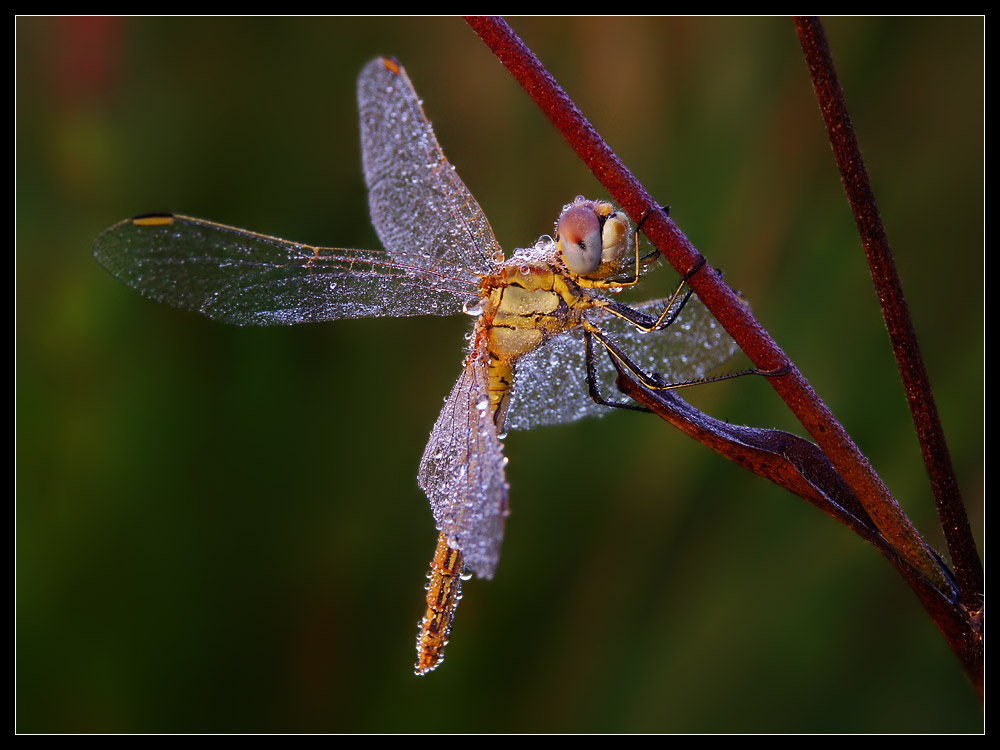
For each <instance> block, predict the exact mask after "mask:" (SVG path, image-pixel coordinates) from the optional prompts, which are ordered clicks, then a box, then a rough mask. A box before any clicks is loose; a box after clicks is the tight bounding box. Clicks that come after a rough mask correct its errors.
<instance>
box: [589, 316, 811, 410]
mask: <svg viewBox="0 0 1000 750" xmlns="http://www.w3.org/2000/svg"><path fill="white" fill-rule="evenodd" d="M583 325H584V334H585V335H584V340H585V341H587V337H586V335H587V334H590V335H592V336H593V337H594V338H596V339H597V340H598V341H600V342H601V344H602V345H603V346H604V348H605V350H606V351H607V352H608V356H609V357H611V359H612V362H617V363H619V364H620V365H621V366H622V367H623V368H624V369H625V370H626V371H627V372H628V373H629V374H630V375H631V376H632V378H633V379H634V380H635V381H636V382H637V383H639V384H640V385H642V386H643V387H644V388H648V389H649V390H651V391H672V390H676V389H678V388H687V387H688V386H692V385H702V384H703V383H718V382H721V381H723V380H732V379H733V378H741V377H743V376H745V375H762V376H764V377H768V378H773V377H780V376H781V375H787V374H788V373H789V372H790V371H791V366H790V365H785V366H784V367H780V368H777V369H774V370H758V369H756V368H753V369H749V370H739V371H738V372H728V373H724V374H722V375H713V376H712V377H708V378H697V379H695V380H684V381H680V382H677V383H668V382H666V381H665V380H664V379H663V376H662V375H660V374H659V373H655V372H654V373H652V374H648V373H646V372H645V371H644V370H643V369H642V368H641V367H639V366H638V365H637V364H635V363H634V362H633V361H632V360H631V359H630V358H629V356H628V355H627V354H625V352H623V351H622V350H621V349H620V348H619V346H618V345H617V344H616V343H615V342H614V341H613V340H612V339H611V338H610V337H608V336H607V335H606V334H605V333H604V332H603V331H601V330H600V329H599V328H597V327H596V326H594V325H593V324H592V323H587V322H586V321H584V324H583ZM592 360H593V358H592V357H591V360H590V361H588V373H587V378H588V381H591V382H592V383H594V384H595V388H596V368H595V369H594V370H591V369H590V365H591V364H592ZM592 375H593V376H592ZM598 395H599V394H598ZM591 397H594V391H593V390H592V391H591ZM595 400H597V399H596V398H595ZM598 403H605V404H606V405H608V406H616V405H617V404H613V403H607V402H606V401H603V399H602V400H601V401H598Z"/></svg>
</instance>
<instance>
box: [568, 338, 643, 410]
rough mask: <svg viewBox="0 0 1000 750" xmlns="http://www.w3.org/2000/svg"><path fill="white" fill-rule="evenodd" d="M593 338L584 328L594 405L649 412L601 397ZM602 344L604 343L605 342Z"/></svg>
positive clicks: (633, 404)
mask: <svg viewBox="0 0 1000 750" xmlns="http://www.w3.org/2000/svg"><path fill="white" fill-rule="evenodd" d="M591 336H592V334H591V332H590V331H589V330H588V329H586V328H584V331H583V342H584V346H585V349H586V361H587V388H588V389H589V391H590V397H591V398H592V399H593V400H594V403H597V404H600V405H601V406H609V407H611V408H612V409H630V410H632V411H644V412H649V409H647V408H646V407H645V406H640V405H639V404H635V403H628V402H627V401H608V400H607V399H606V398H604V396H602V395H601V389H600V386H598V384H597V364H596V362H595V361H594V342H593V339H592V338H591ZM601 343H603V341H602V342H601Z"/></svg>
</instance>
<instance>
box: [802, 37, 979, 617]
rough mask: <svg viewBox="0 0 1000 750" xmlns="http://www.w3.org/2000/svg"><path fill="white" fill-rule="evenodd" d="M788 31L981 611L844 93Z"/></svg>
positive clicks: (932, 409)
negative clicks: (804, 68) (823, 125)
mask: <svg viewBox="0 0 1000 750" xmlns="http://www.w3.org/2000/svg"><path fill="white" fill-rule="evenodd" d="M795 29H796V31H797V32H798V35H799V41H800V42H801V44H802V51H803V52H804V54H805V58H806V63H807V64H808V66H809V75H810V77H811V78H812V83H813V88H814V89H815V91H816V98H817V100H818V101H819V105H820V110H821V111H822V113H823V121H824V122H825V123H826V129H827V132H828V133H829V136H830V143H831V145H832V146H833V152H834V155H835V156H836V159H837V166H838V167H839V169H840V176H841V179H842V180H843V183H844V189H845V191H846V192H847V199H848V201H849V202H850V204H851V209H852V211H853V212H854V218H855V221H856V222H857V225H858V232H859V234H860V235H861V242H862V245H864V249H865V255H866V256H867V258H868V266H869V268H870V269H871V275H872V282H873V283H874V285H875V291H876V293H877V295H878V299H879V303H880V304H881V307H882V317H883V318H884V319H885V326H886V330H887V331H888V333H889V340H890V342H891V343H892V350H893V353H894V354H895V357H896V366H897V367H898V368H899V374H900V378H901V379H902V381H903V390H904V391H905V393H906V400H907V403H908V404H909V407H910V414H911V416H912V418H913V425H914V427H915V429H916V433H917V438H918V439H919V441H920V449H921V452H922V453H923V458H924V465H925V466H926V467H927V473H928V475H929V477H930V482H931V489H932V490H933V492H934V498H935V501H936V502H937V508H938V515H939V517H940V519H941V527H942V529H943V530H944V536H945V539H946V540H947V543H948V550H949V552H950V553H951V559H952V564H953V565H954V566H955V578H956V580H957V581H958V586H959V591H960V596H961V600H962V604H963V605H964V606H965V607H966V608H967V609H968V610H970V611H975V610H978V609H980V608H981V607H982V601H981V599H980V596H981V594H982V591H983V566H982V562H981V561H980V559H979V554H978V552H977V551H976V542H975V539H974V538H973V536H972V527H971V525H970V524H969V519H968V516H967V515H966V512H965V504H964V503H963V502H962V494H961V490H960V489H959V486H958V481H957V479H956V478H955V471H954V469H953V468H952V463H951V456H950V454H949V452H948V444H947V442H946V441H945V436H944V429H943V428H942V426H941V420H940V418H939V417H938V412H937V406H936V405H935V402H934V393H933V392H932V391H931V385H930V378H929V377H928V375H927V370H926V368H925V367H924V360H923V357H922V356H921V354H920V346H919V344H918V342H917V333H916V330H915V329H914V327H913V321H912V320H911V318H910V310H909V307H908V306H907V304H906V299H905V297H904V296H903V287H902V284H901V283H900V280H899V274H898V273H897V272H896V264H895V261H894V260H893V256H892V251H891V250H890V248H889V240H888V238H887V237H886V234H885V229H884V227H883V226H882V217H881V215H880V213H879V210H878V204H877V203H876V202H875V193H874V191H873V190H872V187H871V183H870V182H869V179H868V170H867V169H865V163H864V160H863V158H862V156H861V149H860V147H859V146H858V140H857V138H856V136H855V133H854V127H853V124H852V122H851V117H850V115H849V114H848V110H847V102H846V101H845V100H844V92H843V90H842V89H841V86H840V80H839V79H838V77H837V71H836V69H835V68H834V65H833V57H832V56H831V54H830V48H829V45H828V44H827V41H826V32H825V31H824V29H823V24H822V23H821V22H820V20H819V19H818V18H796V19H795Z"/></svg>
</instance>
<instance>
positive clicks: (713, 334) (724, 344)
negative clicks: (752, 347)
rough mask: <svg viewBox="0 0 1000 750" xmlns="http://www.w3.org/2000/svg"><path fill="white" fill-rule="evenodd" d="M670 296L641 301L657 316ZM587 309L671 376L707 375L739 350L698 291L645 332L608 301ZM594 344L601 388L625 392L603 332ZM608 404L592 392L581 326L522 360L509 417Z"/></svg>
mask: <svg viewBox="0 0 1000 750" xmlns="http://www.w3.org/2000/svg"><path fill="white" fill-rule="evenodd" d="M666 304H667V300H665V299H661V300H650V301H649V302H644V303H642V304H641V305H635V306H634V307H635V309H637V310H639V311H640V312H644V313H646V314H647V315H650V316H653V317H656V316H658V315H659V314H660V312H662V310H663V307H664V306H665V305H666ZM675 304H679V302H675ZM586 317H587V320H588V321H589V322H591V323H593V324H594V325H595V326H597V327H598V328H599V329H601V331H603V332H604V333H606V334H607V335H608V336H610V338H612V339H613V340H614V341H615V342H616V343H617V344H618V345H619V346H620V348H621V349H622V351H623V352H624V353H625V354H626V355H628V357H629V358H630V359H631V360H632V361H633V362H634V363H635V364H636V365H638V366H639V367H640V368H641V369H642V370H643V371H644V372H646V373H649V374H652V373H660V374H661V375H662V376H663V378H664V380H665V381H666V382H668V383H685V382H688V381H691V380H700V379H702V378H704V377H706V376H708V375H710V374H712V372H713V371H714V370H716V369H718V368H719V367H721V366H722V365H724V364H725V363H726V362H727V361H728V360H729V359H731V358H732V356H733V355H734V354H736V352H737V351H738V350H739V347H738V346H737V345H736V342H735V341H733V339H732V338H731V337H730V336H729V334H727V333H726V332H725V330H724V329H723V328H722V326H721V325H719V323H718V322H717V321H716V320H715V318H714V317H713V316H712V314H711V313H710V312H709V311H708V310H707V309H706V308H705V306H704V305H703V304H701V302H700V301H699V300H698V299H697V298H696V297H691V298H690V299H689V300H688V302H687V304H685V305H684V308H683V309H682V310H681V312H680V314H679V315H678V316H677V319H676V320H674V322H673V323H672V324H671V325H670V326H669V327H668V328H666V329H664V330H662V331H652V332H649V333H645V332H643V331H640V330H638V329H637V328H636V327H635V326H633V325H632V324H630V323H629V322H628V321H625V320H622V319H621V318H619V317H617V316H615V315H612V314H611V313H608V312H606V311H605V310H603V309H601V308H592V309H591V310H590V311H588V312H587V315H586ZM593 345H594V357H595V364H596V365H597V373H598V378H597V380H598V387H599V391H600V393H601V395H602V396H603V397H604V398H605V399H609V400H621V398H622V396H621V394H620V393H619V392H618V389H617V388H616V386H615V380H616V378H617V372H616V371H615V369H614V366H613V365H612V364H611V361H610V359H609V358H608V355H607V353H606V352H605V350H604V347H603V346H601V344H600V343H599V342H598V341H596V340H595V341H594V342H593ZM608 411H610V409H609V407H606V406H602V405H600V404H598V403H596V402H595V401H594V400H593V399H592V398H591V397H590V391H589V388H588V385H587V366H586V354H585V348H584V341H583V330H582V328H574V329H572V330H571V331H570V332H568V333H565V334H563V335H561V336H558V337H556V338H554V339H552V340H551V341H549V342H548V343H547V344H546V345H544V346H542V347H540V348H539V349H536V350H535V351H533V352H531V353H530V354H526V355H525V356H523V357H522V358H521V359H519V360H518V362H517V366H516V370H515V374H514V388H513V391H512V395H511V405H510V413H509V415H508V417H507V424H508V426H509V427H510V429H516V430H522V429H529V428H532V427H539V426H542V425H547V424H560V423H563V422H573V421H575V420H577V419H580V418H581V417H587V416H599V415H601V414H606V413H607V412H608Z"/></svg>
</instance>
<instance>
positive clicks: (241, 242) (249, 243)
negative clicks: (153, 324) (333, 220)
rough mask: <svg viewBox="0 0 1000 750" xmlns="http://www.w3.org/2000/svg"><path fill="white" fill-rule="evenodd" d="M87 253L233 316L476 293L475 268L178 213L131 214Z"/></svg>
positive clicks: (439, 311) (440, 311)
mask: <svg viewBox="0 0 1000 750" xmlns="http://www.w3.org/2000/svg"><path fill="white" fill-rule="evenodd" d="M93 250H94V256H95V257H96V258H97V261H98V262H99V263H100V264H101V265H102V266H104V267H105V268H106V269H107V270H108V271H110V272H111V274H112V275H114V276H115V277H117V278H118V279H120V280H121V281H123V282H125V283H126V284H128V285H129V286H130V287H132V288H133V289H136V290H137V291H139V292H141V293H142V294H144V295H145V296H147V297H149V298H151V299H154V300H156V301H158V302H165V303H166V304H168V305H173V306H174V307H180V308H182V309H185V310H193V311H195V312H199V313H202V314H203V315H207V316H208V317H210V318H214V319H216V320H221V321H224V322H226V323H235V324H236V325H288V324H291V323H302V322H306V321H323V320H336V319H338V318H360V317H368V316H397V315H422V314H435V315H451V314H453V313H457V312H459V311H460V310H461V309H462V305H463V303H465V302H468V301H470V300H476V299H478V298H479V286H478V284H479V279H478V277H477V276H475V275H474V274H469V273H462V272H460V271H458V270H455V269H452V270H451V272H449V270H448V269H446V268H439V269H437V270H427V269H423V268H417V267H415V266H406V265H404V264H400V263H397V262H393V261H392V260H391V259H390V257H389V256H388V254H386V253H383V252H373V251H367V250H341V249H336V248H317V247H312V246H311V245H303V244H299V243H296V242H289V241H287V240H282V239H278V238H276V237H267V236H265V235H261V234H255V233H253V232H248V231H245V230H243V229H235V228H233V227H227V226H223V225H221V224H214V223H212V222H209V221H201V220H199V219H192V218H189V217H186V216H171V215H163V216H148V217H139V218H136V219H129V220H127V221H123V222H121V223H120V224H116V225H115V226H113V227H111V228H110V229H107V230H105V231H104V232H103V233H102V234H101V235H100V236H99V237H98V238H97V240H96V241H95V242H94V248H93Z"/></svg>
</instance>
